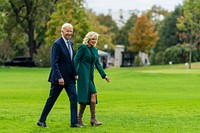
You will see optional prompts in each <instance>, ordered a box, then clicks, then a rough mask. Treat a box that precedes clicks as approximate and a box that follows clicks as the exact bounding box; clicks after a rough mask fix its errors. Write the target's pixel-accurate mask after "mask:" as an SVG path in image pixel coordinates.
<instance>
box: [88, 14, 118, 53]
mask: <svg viewBox="0 0 200 133" xmlns="http://www.w3.org/2000/svg"><path fill="white" fill-rule="evenodd" d="M87 18H88V20H89V24H90V26H91V27H90V28H91V29H92V31H95V32H97V33H98V34H99V35H100V36H99V39H98V44H97V46H96V47H97V48H98V49H104V45H105V44H107V45H108V49H109V50H112V49H114V44H113V42H112V40H113V37H114V36H115V35H114V33H113V32H111V29H112V28H110V27H109V26H108V25H107V24H103V21H102V20H104V19H105V18H104V17H101V15H100V16H97V15H96V14H95V13H94V12H92V11H91V10H88V11H87ZM109 20H110V21H112V20H111V18H109ZM101 23H102V24H101Z"/></svg>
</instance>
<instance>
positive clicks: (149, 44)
mask: <svg viewBox="0 0 200 133" xmlns="http://www.w3.org/2000/svg"><path fill="white" fill-rule="evenodd" d="M157 40H158V32H156V31H155V29H154V25H153V23H152V22H151V21H149V20H148V18H147V16H146V15H142V16H140V17H138V18H137V20H136V22H135V25H134V27H132V29H131V31H130V33H129V42H130V47H129V50H130V51H137V52H139V51H141V52H144V53H149V52H150V50H151V49H152V48H154V47H155V43H156V41H157Z"/></svg>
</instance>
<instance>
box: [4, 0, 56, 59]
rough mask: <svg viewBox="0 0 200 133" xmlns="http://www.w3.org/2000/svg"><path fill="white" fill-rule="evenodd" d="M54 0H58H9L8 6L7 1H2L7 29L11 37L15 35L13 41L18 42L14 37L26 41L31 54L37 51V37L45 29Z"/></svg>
mask: <svg viewBox="0 0 200 133" xmlns="http://www.w3.org/2000/svg"><path fill="white" fill-rule="evenodd" d="M54 2H56V0H23V1H20V0H8V3H9V5H8V6H7V4H6V1H5V2H3V3H2V4H3V8H4V10H5V11H6V18H7V19H8V21H7V22H8V23H7V26H6V28H7V29H6V31H7V32H9V34H8V35H9V37H12V36H13V37H14V38H11V42H14V43H15V44H16V42H17V41H15V40H12V39H17V40H20V41H21V42H23V43H26V44H27V46H28V49H29V55H30V56H33V54H34V53H36V48H37V40H36V38H39V36H40V35H41V34H40V33H41V32H42V31H41V29H45V26H46V22H47V20H48V19H49V14H50V13H51V10H52V7H53V4H54ZM46 5H48V6H46ZM12 31H14V32H12ZM16 31H17V32H16ZM19 33H20V34H21V35H20V37H22V39H21V38H20V37H19Z"/></svg>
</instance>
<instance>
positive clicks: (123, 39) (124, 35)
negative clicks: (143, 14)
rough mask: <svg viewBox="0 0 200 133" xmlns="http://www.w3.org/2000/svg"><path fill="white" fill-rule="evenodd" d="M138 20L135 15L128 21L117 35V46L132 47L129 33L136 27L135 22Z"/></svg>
mask: <svg viewBox="0 0 200 133" xmlns="http://www.w3.org/2000/svg"><path fill="white" fill-rule="evenodd" d="M136 19H137V15H136V14H135V13H133V14H132V15H131V17H130V18H129V19H128V21H127V22H126V24H125V25H124V26H123V27H122V28H121V29H120V30H119V32H118V33H116V34H117V35H116V38H115V44H118V45H124V46H126V47H129V46H130V43H129V40H128V33H129V32H130V30H131V28H132V27H133V26H134V24H135V21H136Z"/></svg>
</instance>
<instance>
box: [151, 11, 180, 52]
mask: <svg viewBox="0 0 200 133" xmlns="http://www.w3.org/2000/svg"><path fill="white" fill-rule="evenodd" d="M181 14H182V13H181V8H180V7H177V8H176V9H175V11H173V12H172V13H171V14H170V15H168V16H166V17H165V18H164V20H163V22H162V26H161V27H160V29H159V41H158V42H157V44H156V47H155V48H154V51H155V52H159V51H164V50H165V49H166V48H168V47H171V46H175V45H176V44H178V43H181V42H180V40H179V36H178V31H179V30H178V28H177V27H176V23H177V18H178V17H179V16H181Z"/></svg>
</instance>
